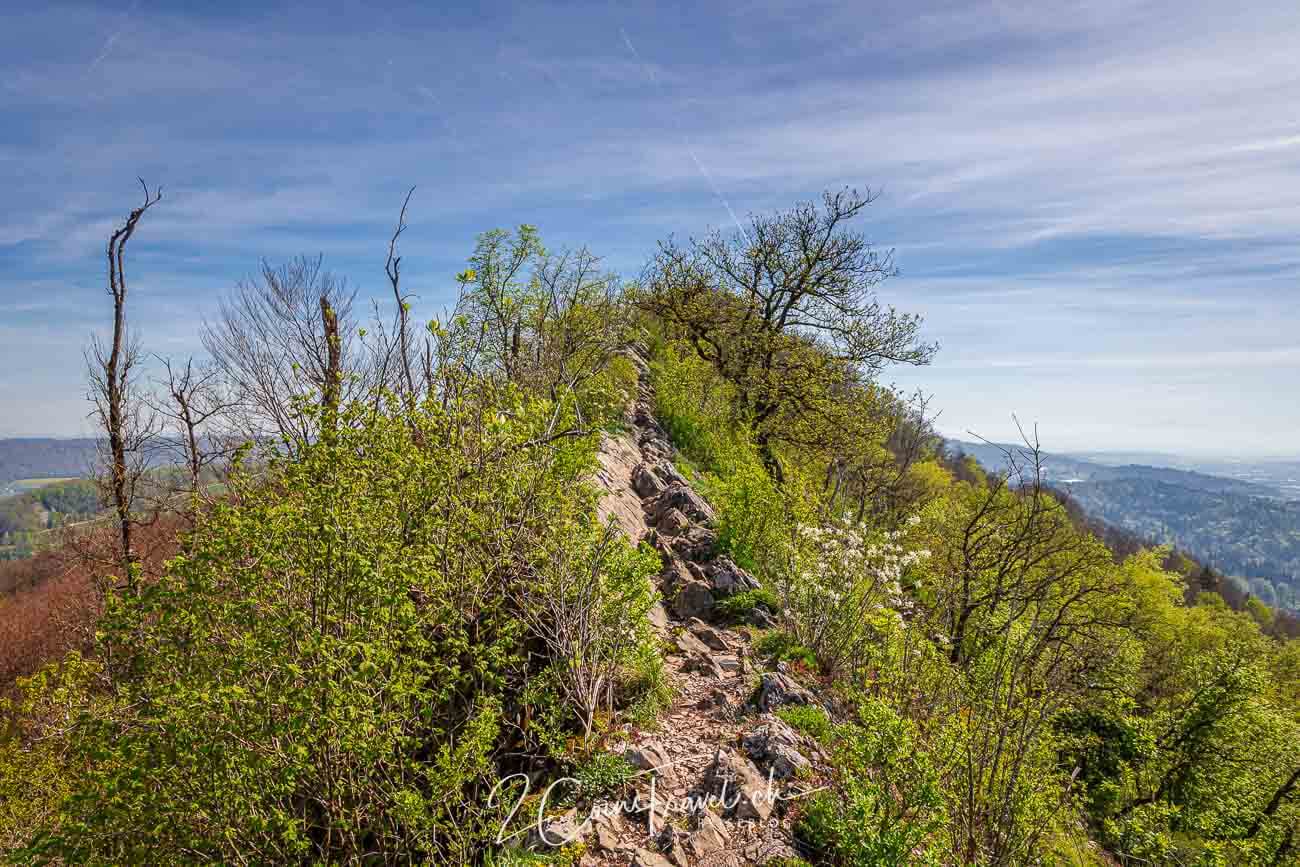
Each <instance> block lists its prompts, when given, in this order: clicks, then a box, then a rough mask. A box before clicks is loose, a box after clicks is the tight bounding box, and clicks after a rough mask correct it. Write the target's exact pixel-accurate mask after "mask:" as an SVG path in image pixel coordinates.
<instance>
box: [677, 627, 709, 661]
mask: <svg viewBox="0 0 1300 867" xmlns="http://www.w3.org/2000/svg"><path fill="white" fill-rule="evenodd" d="M675 643H676V645H677V649H678V650H680V651H681V652H682V653H684V654H686V655H687V656H708V655H709V646H708V645H707V644H705V643H704V642H703V641H700V639H698V638H696V637H695V634H694V633H692V632H682V633H681V634H679V635H678V636H677V637H676V640H675Z"/></svg>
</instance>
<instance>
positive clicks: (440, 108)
mask: <svg viewBox="0 0 1300 867" xmlns="http://www.w3.org/2000/svg"><path fill="white" fill-rule="evenodd" d="M246 14H247V15H251V16H254V17H253V18H248V17H245V18H244V19H243V20H241V19H239V18H237V17H235V16H234V15H233V14H232V13H229V12H224V11H223V12H205V13H203V14H197V13H194V14H190V13H187V12H185V11H184V10H183V9H181V8H180V7H174V8H172V9H170V10H163V9H160V8H158V7H155V6H153V5H152V4H142V5H136V4H135V3H132V4H131V5H130V6H127V7H125V8H121V7H119V8H118V9H117V10H105V9H103V8H88V7H80V6H71V5H63V4H60V3H52V4H40V5H37V6H29V7H26V8H22V9H19V10H16V11H14V12H13V13H12V14H9V13H8V12H7V14H6V26H5V28H3V32H0V58H2V59H0V111H3V112H4V116H5V118H6V124H5V126H6V129H5V132H4V133H3V134H0V178H3V180H4V181H5V186H6V200H5V203H4V205H0V311H3V312H0V316H3V317H5V319H6V322H8V323H10V327H12V328H17V329H18V333H23V334H28V335H31V336H32V337H33V339H35V335H36V334H37V331H36V330H34V329H35V328H36V325H35V321H36V319H37V317H38V316H39V313H40V311H39V310H37V309H35V306H36V305H40V304H43V303H48V304H51V305H56V306H55V307H54V308H51V309H64V308H65V307H71V308H73V309H77V308H79V309H80V310H81V311H82V313H81V314H80V315H79V316H76V317H72V318H69V319H68V320H67V324H66V327H64V328H62V329H55V331H54V332H50V331H41V332H39V333H40V335H41V337H40V339H42V340H52V341H54V345H57V346H58V347H59V348H58V350H57V351H55V352H54V353H53V360H52V361H51V362H49V365H48V370H46V371H45V372H44V373H43V374H42V375H43V376H45V380H44V381H45V382H46V383H47V385H45V386H43V387H42V391H43V392H49V391H51V389H53V390H54V391H56V392H60V393H65V394H67V395H68V398H67V400H66V401H65V402H64V403H62V404H60V405H61V406H63V407H64V408H63V409H61V410H59V411H58V412H55V413H53V414H52V415H48V416H39V417H36V416H35V414H32V413H28V414H27V415H28V416H33V421H32V424H39V425H48V427H44V428H42V429H44V430H58V429H60V427H62V426H67V425H73V424H79V423H80V422H79V421H78V419H79V418H80V415H81V408H80V406H79V404H78V400H79V394H80V389H79V385H78V378H79V358H80V353H79V345H80V341H81V340H82V339H83V338H84V330H85V329H84V327H83V325H82V324H81V323H83V322H84V321H85V318H86V317H88V316H91V315H92V314H93V311H94V310H97V309H98V307H97V305H98V304H99V303H100V300H101V299H100V297H99V296H98V294H95V293H97V292H98V291H99V289H98V283H99V280H100V273H101V271H102V263H101V262H100V257H101V248H102V244H103V239H104V234H105V232H106V231H107V230H108V229H109V227H110V226H112V225H113V224H114V223H115V222H116V221H118V220H120V219H121V216H122V213H121V212H122V208H123V207H124V206H127V205H129V204H130V202H131V201H133V198H134V196H135V194H136V190H135V187H134V184H135V181H134V178H135V176H136V175H143V176H144V177H146V178H147V179H148V180H149V181H150V182H151V183H159V182H161V183H163V184H164V186H165V187H166V189H167V197H166V199H165V200H164V204H163V205H162V206H160V207H159V208H158V209H156V210H155V211H153V212H151V213H150V216H149V221H148V224H147V225H146V226H144V227H143V228H142V230H141V232H140V233H139V235H138V237H137V239H136V240H135V241H134V242H133V249H132V260H131V261H132V263H133V266H134V267H135V268H136V273H137V274H138V278H137V279H138V282H139V285H140V287H141V290H140V294H139V296H138V297H139V299H140V304H141V307H140V308H139V309H138V311H137V312H138V316H139V318H138V320H137V321H138V322H139V324H141V326H142V328H143V329H144V330H145V331H146V337H148V335H149V334H154V335H157V336H158V338H159V339H160V340H162V339H164V338H165V339H167V340H177V341H181V342H182V343H183V341H184V339H185V335H186V334H188V333H189V329H187V328H185V327H182V325H181V324H178V323H177V322H176V321H175V320H176V319H177V318H180V317H183V316H185V315H187V314H188V315H190V316H191V317H192V315H193V313H192V311H193V310H195V309H204V308H205V306H207V305H210V304H211V303H212V301H213V296H214V295H215V294H217V293H219V291H220V289H221V287H222V286H228V285H230V284H231V283H233V281H234V280H235V279H237V278H238V277H239V276H241V275H243V274H245V273H246V272H247V271H248V270H249V269H250V268H251V267H252V266H254V265H255V264H256V260H257V259H258V257H261V256H268V257H271V258H279V257H282V256H287V255H293V254H295V253H299V252H314V251H317V250H319V251H323V252H324V253H325V254H326V256H327V260H328V261H329V263H330V264H331V266H333V267H335V268H336V269H337V270H339V271H342V272H345V273H348V274H350V275H351V276H352V277H353V278H354V279H356V280H357V281H358V282H359V283H360V284H361V286H362V288H363V291H364V290H365V289H368V288H372V287H373V286H375V285H376V282H377V281H376V278H378V277H380V274H381V272H380V269H381V267H382V261H378V260H377V258H376V257H377V256H379V252H380V250H381V249H382V243H381V242H382V239H383V238H384V237H386V234H385V233H386V232H388V231H390V230H391V223H392V220H393V218H394V214H393V213H392V207H393V202H394V201H396V200H397V199H398V197H399V193H400V191H403V190H405V189H406V188H407V187H409V186H410V185H411V184H413V183H418V184H419V185H420V187H421V189H422V190H424V191H429V192H428V200H427V203H426V204H423V205H422V207H421V208H420V209H419V210H418V211H417V212H416V213H415V214H414V215H413V218H414V220H413V224H412V231H411V234H410V236H409V242H408V244H407V250H408V263H407V266H408V273H410V275H411V280H412V285H413V286H416V287H418V291H419V292H420V293H421V294H422V295H423V296H424V301H425V302H426V303H430V304H432V303H436V302H437V301H439V300H440V299H442V298H444V297H445V293H446V292H447V291H448V290H449V287H450V286H451V285H452V280H451V275H453V274H454V273H455V272H456V271H457V270H458V266H459V265H460V259H461V258H463V256H464V255H465V253H466V252H468V250H469V249H470V247H471V246H472V243H473V238H474V235H475V233H476V232H478V231H481V230H483V229H486V228H490V227H492V226H495V225H503V224H511V223H518V222H523V221H528V222H535V223H538V224H540V225H541V227H542V229H543V231H544V233H545V234H546V235H547V237H548V239H550V241H551V243H553V244H576V243H590V244H591V245H593V247H594V248H596V250H597V251H598V252H605V253H606V254H607V255H608V256H609V264H610V265H611V266H612V267H616V268H619V269H621V270H623V271H625V272H634V271H635V270H636V269H637V268H638V267H639V266H640V265H641V264H642V262H643V261H644V257H645V256H646V255H647V254H648V252H649V251H650V249H651V247H652V245H653V242H654V241H655V240H656V239H658V238H660V237H663V236H664V235H667V234H669V233H671V232H676V233H679V234H688V233H692V232H696V231H699V230H700V229H703V228H705V227H707V226H713V225H722V226H724V227H731V228H737V227H740V226H742V225H743V223H744V219H743V217H744V214H745V213H746V212H748V211H755V210H767V209H770V208H774V207H781V206H785V205H788V204H789V203H790V202H791V201H792V200H794V199H807V198H811V197H813V196H815V195H816V194H817V193H818V192H819V191H820V190H821V189H822V188H824V187H826V186H839V185H841V184H846V183H847V184H853V185H857V186H867V185H871V186H877V185H883V187H884V190H885V195H884V196H883V197H882V199H881V200H880V201H879V202H878V203H877V205H875V206H874V207H873V209H872V212H871V217H870V219H871V222H869V223H868V224H866V225H865V226H864V228H866V229H867V230H868V233H869V234H870V235H871V237H872V239H873V240H875V241H878V242H879V243H881V244H884V245H887V246H897V247H898V249H899V257H900V262H901V265H902V267H903V277H902V278H901V279H900V280H897V281H891V282H890V283H888V284H886V285H885V287H883V288H882V292H883V294H884V296H885V298H886V300H888V301H890V302H893V303H897V304H899V305H900V306H902V307H904V308H906V309H915V310H919V311H920V312H922V313H923V314H925V316H926V317H927V329H928V331H929V333H931V336H934V337H937V338H939V339H941V340H942V342H943V343H944V346H945V349H944V352H943V354H942V355H941V356H940V359H941V360H940V364H939V366H937V367H935V368H933V369H931V370H927V371H920V372H918V373H915V374H914V373H912V372H908V371H900V372H899V373H898V376H899V378H900V381H903V380H906V381H907V382H908V383H909V384H910V383H913V382H915V383H916V384H919V385H922V386H925V387H929V388H931V390H934V391H936V392H937V398H936V400H937V402H938V403H939V404H942V405H945V406H946V407H947V411H946V416H947V417H948V418H952V419H954V423H959V424H961V425H962V426H974V425H978V424H979V423H980V422H981V420H983V419H986V418H987V419H999V420H1004V419H1005V418H1006V417H1007V413H1008V412H1009V411H1010V410H1012V409H1026V408H1032V409H1034V410H1035V411H1036V412H1041V413H1042V415H1041V416H1039V417H1040V420H1046V421H1053V422H1056V423H1058V424H1059V425H1061V426H1065V427H1068V428H1070V429H1073V430H1078V431H1081V432H1083V431H1087V435H1088V436H1101V435H1102V434H1101V433H1098V431H1097V429H1096V428H1094V427H1093V426H1092V423H1091V421H1090V420H1089V419H1090V415H1089V414H1090V413H1091V414H1094V415H1095V414H1096V413H1097V412H1100V411H1103V410H1105V411H1107V412H1113V413H1114V415H1115V416H1116V418H1117V419H1118V420H1117V421H1115V422H1113V423H1112V428H1111V433H1110V436H1111V438H1112V441H1111V442H1109V443H1106V444H1108V445H1114V446H1122V445H1127V444H1130V443H1129V440H1133V439H1135V438H1138V437H1140V436H1141V437H1145V436H1153V435H1154V434H1152V433H1151V430H1149V429H1148V428H1141V429H1138V427H1133V426H1128V427H1126V425H1127V424H1128V423H1127V422H1125V421H1124V419H1133V418H1138V417H1139V416H1141V417H1143V418H1151V417H1157V418H1175V417H1177V415H1178V412H1181V411H1182V410H1183V409H1184V406H1185V404H1184V403H1183V401H1184V400H1186V392H1185V391H1178V393H1177V396H1176V397H1171V396H1169V395H1170V394H1172V392H1169V393H1166V391H1162V388H1163V386H1162V385H1161V383H1165V384H1168V383H1169V382H1172V381H1173V380H1174V379H1177V380H1178V383H1181V384H1180V385H1179V386H1178V388H1179V389H1183V388H1185V387H1186V382H1187V381H1188V377H1192V376H1197V377H1200V379H1201V380H1202V381H1203V384H1202V385H1201V386H1199V387H1201V388H1203V394H1204V395H1205V396H1206V398H1205V399H1206V400H1207V401H1211V402H1212V401H1214V400H1219V401H1220V402H1223V403H1231V404H1233V405H1234V406H1238V403H1237V402H1239V401H1240V400H1241V399H1242V398H1241V395H1244V394H1253V393H1255V392H1254V389H1255V384H1256V383H1268V384H1269V387H1268V388H1264V387H1263V386H1260V388H1264V390H1263V392H1261V393H1263V394H1268V393H1270V392H1271V393H1273V394H1274V395H1276V394H1278V393H1282V392H1284V391H1285V389H1286V388H1292V389H1293V387H1294V386H1293V381H1294V373H1295V370H1294V367H1295V361H1294V356H1293V355H1291V354H1289V353H1290V350H1289V349H1288V348H1287V347H1288V346H1290V345H1294V335H1295V334H1296V333H1300V313H1298V312H1297V311H1296V309H1295V308H1296V307H1297V305H1296V304H1295V303H1294V300H1295V297H1296V293H1297V291H1298V290H1300V250H1297V247H1296V245H1295V238H1296V237H1297V236H1300V171H1297V170H1298V169H1300V127H1297V126H1296V121H1295V114H1294V107H1295V105H1296V103H1297V99H1300V66H1297V64H1296V63H1295V61H1294V50H1295V33H1296V32H1300V7H1297V6H1296V5H1295V4H1294V3H1292V2H1286V0H1255V2H1251V3H1247V4H1244V5H1243V4H1234V5H1225V4H1221V3H1215V2H1211V0H1193V2H1179V3H1176V2H1174V0H1151V2H1136V0H1135V2H1127V0H1105V2H1095V3H1089V4H1087V5H1085V6H1079V5H1077V4H1073V3H1065V2H1064V0H1059V2H1058V0H1048V2H1026V0H987V2H974V3H962V4H953V3H944V2H922V3H920V4H906V5H895V6H887V5H886V6H880V7H878V8H875V9H873V10H871V12H870V13H865V12H864V11H863V8H862V7H861V5H860V4H849V3H829V2H828V3H813V4H811V5H809V4H807V3H795V2H784V0H751V2H744V3H738V4H734V5H730V6H725V7H719V8H717V9H712V8H711V9H708V10H703V9H701V10H694V11H692V12H691V13H690V14H689V15H681V16H674V15H670V14H665V13H664V12H663V10H661V9H658V8H655V7H653V6H651V5H648V4H647V5H644V6H637V5H632V6H627V5H622V6H618V7H610V6H608V5H599V4H593V5H582V4H579V5H577V6H553V5H550V6H544V7H539V6H532V5H523V4H520V5H517V6H513V7H501V8H497V9H495V10H490V11H483V12H480V13H474V14H470V13H467V12H463V11H458V10H455V9H451V8H448V9H446V10H440V11H439V12H438V13H436V14H435V13H433V12H431V11H429V12H426V11H421V10H419V9H417V8H414V7H412V8H408V9H403V10H394V11H391V12H390V13H388V14H386V15H384V16H373V15H371V14H369V13H365V12H359V11H357V10H353V9H349V8H343V7H340V8H337V9H334V10H332V11H331V12H330V13H329V14H324V15H318V16H314V17H304V16H303V14H302V12H301V10H300V9H296V8H293V7H289V6H280V5H277V4H274V3H272V4H265V5H263V6H262V7H259V8H258V9H257V10H256V11H255V12H249V13H246ZM54 33H57V34H58V35H59V39H58V40H52V39H50V34H54ZM87 58H90V61H89V64H88V63H87ZM380 258H381V257H380ZM6 305H7V306H6ZM70 316H71V314H70ZM14 322H17V323H18V324H17V325H14V324H13V323H14ZM52 334H53V335H54V336H51V335H52ZM1288 341H1290V343H1288ZM24 352H25V350H24V349H23V348H22V345H21V342H20V343H19V344H17V346H16V348H15V345H14V344H11V345H10V346H8V347H5V348H0V367H7V368H10V369H16V367H17V366H18V365H19V364H20V363H22V361H23V359H21V358H20V356H21V355H23V354H24ZM1216 353H1228V354H1227V355H1221V354H1216ZM1036 371H1042V372H1043V376H1044V377H1046V376H1048V375H1049V374H1050V375H1051V376H1055V377H1056V378H1057V379H1058V380H1060V379H1062V377H1063V376H1064V375H1066V374H1068V381H1069V383H1070V387H1069V388H1061V387H1060V386H1059V385H1056V386H1053V385H1052V384H1050V383H1045V382H1044V381H1043V380H1042V379H1041V378H1039V377H1038V376H1037V373H1036ZM1226 372H1230V373H1231V376H1232V377H1233V379H1232V381H1231V383H1228V380H1225V379H1224V377H1225V376H1228V373H1226ZM972 381H975V382H979V383H981V384H985V383H987V384H989V389H990V390H989V391H988V393H987V394H983V395H981V394H978V393H977V392H976V391H974V390H973V389H972V388H971V387H970V383H971V382H972ZM52 382H58V383H59V384H58V385H57V386H51V385H49V384H48V383H52ZM1144 386H1146V387H1145V388H1144ZM1172 387H1173V386H1170V388H1172ZM1106 395H1111V396H1109V397H1107V396H1106ZM36 397H37V395H36V392H35V390H34V389H30V388H29V389H26V390H23V389H21V388H20V389H19V390H18V392H17V393H16V397H9V398H8V400H9V401H14V400H17V401H19V402H29V403H30V402H32V401H35V400H36ZM1084 398H1086V400H1088V401H1093V404H1091V405H1086V406H1085V405H1083V401H1084ZM41 399H42V401H43V403H42V406H43V407H46V408H48V406H49V404H48V403H46V402H44V401H45V397H44V396H43V395H42V397H41ZM1013 399H1014V401H1016V402H1021V401H1024V403H1025V404H1026V405H1025V406H1019V407H1017V406H1012V405H1008V404H1009V403H1010V402H1011V401H1012V400H1013ZM1151 400H1157V401H1164V403H1162V404H1161V407H1163V409H1159V411H1158V412H1155V413H1152V412H1149V411H1148V407H1147V406H1145V402H1147V401H1151ZM56 402H57V401H56ZM1256 403H1258V406H1254V405H1252V406H1244V405H1243V406H1241V407H1240V411H1241V412H1243V413H1245V414H1247V415H1248V416H1249V417H1250V418H1252V419H1253V420H1254V421H1253V422H1252V423H1253V424H1254V425H1255V426H1256V427H1259V428H1266V429H1270V430H1274V431H1282V430H1287V429H1294V428H1295V427H1297V426H1300V418H1298V417H1297V415H1296V412H1297V411H1294V410H1292V409H1289V408H1286V407H1279V406H1276V405H1275V404H1276V403H1277V401H1276V400H1274V401H1272V402H1270V401H1267V400H1260V401H1257V402H1256ZM981 407H983V408H981ZM44 411H45V410H43V412H44ZM962 415H965V416H969V418H963V419H962V420H961V421H960V422H957V421H956V417H958V416H962ZM1026 417H1028V415H1026ZM998 423H1002V422H1001V421H998ZM1219 424H1221V427H1222V429H1223V430H1224V432H1225V433H1224V434H1223V435H1227V434H1226V431H1227V430H1228V428H1229V426H1230V424H1231V423H1230V422H1229V421H1228V420H1226V419H1225V420H1223V421H1222V422H1220V423H1219ZM1203 435H1204V434H1198V436H1203ZM1099 445H1100V443H1099Z"/></svg>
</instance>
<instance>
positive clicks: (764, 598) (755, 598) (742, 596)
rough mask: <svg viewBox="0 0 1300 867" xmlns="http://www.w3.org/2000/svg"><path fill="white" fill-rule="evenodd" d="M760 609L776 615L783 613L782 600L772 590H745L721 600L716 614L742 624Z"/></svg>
mask: <svg viewBox="0 0 1300 867" xmlns="http://www.w3.org/2000/svg"><path fill="white" fill-rule="evenodd" d="M758 609H763V610H765V611H767V613H769V614H773V615H775V614H777V613H779V612H780V611H781V600H780V599H779V598H777V595H776V594H775V593H773V592H772V591H771V590H768V589H767V588H765V587H759V588H758V589H756V590H744V591H742V592H740V593H736V594H733V595H731V596H728V597H726V598H724V599H721V600H719V601H718V603H717V604H716V605H715V606H714V613H715V615H716V616H720V617H722V618H723V619H725V620H728V621H730V622H732V623H740V622H743V621H745V620H747V619H748V618H749V616H750V615H751V614H753V613H754V611H755V610H758Z"/></svg>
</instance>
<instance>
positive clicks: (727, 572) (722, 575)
mask: <svg viewBox="0 0 1300 867" xmlns="http://www.w3.org/2000/svg"><path fill="white" fill-rule="evenodd" d="M707 572H708V576H709V581H710V582H711V583H712V585H713V589H714V590H716V591H718V592H719V593H723V594H728V595H729V594H732V593H742V592H744V591H746V590H757V589H758V587H759V583H758V579H757V578H755V577H754V576H753V575H750V574H749V573H748V572H746V571H745V570H744V569H741V568H740V567H739V566H737V565H736V564H735V563H733V562H732V561H731V560H730V559H729V558H727V557H718V558H717V559H716V560H714V561H713V562H712V563H710V564H709V568H708V570H707Z"/></svg>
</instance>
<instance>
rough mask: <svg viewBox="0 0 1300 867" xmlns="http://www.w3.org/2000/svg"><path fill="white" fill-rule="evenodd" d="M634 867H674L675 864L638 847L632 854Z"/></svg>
mask: <svg viewBox="0 0 1300 867" xmlns="http://www.w3.org/2000/svg"><path fill="white" fill-rule="evenodd" d="M632 867H673V864H672V862H671V861H669V860H668V859H667V858H665V857H664V856H662V855H658V854H656V853H654V852H651V851H650V850H649V849H642V848H641V847H639V846H638V847H637V849H636V850H635V851H634V852H633V853H632Z"/></svg>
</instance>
